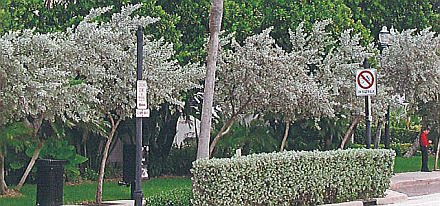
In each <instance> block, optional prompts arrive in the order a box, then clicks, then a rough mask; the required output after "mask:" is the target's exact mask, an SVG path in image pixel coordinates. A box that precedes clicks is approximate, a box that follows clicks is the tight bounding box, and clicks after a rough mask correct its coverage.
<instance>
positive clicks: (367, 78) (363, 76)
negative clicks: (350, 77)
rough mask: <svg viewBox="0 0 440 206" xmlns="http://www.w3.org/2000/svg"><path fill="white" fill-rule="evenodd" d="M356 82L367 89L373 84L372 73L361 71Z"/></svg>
mask: <svg viewBox="0 0 440 206" xmlns="http://www.w3.org/2000/svg"><path fill="white" fill-rule="evenodd" d="M357 83H358V85H359V87H361V88H362V89H369V88H371V86H373V84H374V75H373V73H371V72H370V71H362V72H361V73H360V74H359V76H358V78H357Z"/></svg>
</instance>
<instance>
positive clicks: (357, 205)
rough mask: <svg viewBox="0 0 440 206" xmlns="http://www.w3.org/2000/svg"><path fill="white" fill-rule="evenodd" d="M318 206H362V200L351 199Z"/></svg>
mask: <svg viewBox="0 0 440 206" xmlns="http://www.w3.org/2000/svg"><path fill="white" fill-rule="evenodd" d="M320 206H364V202H362V201H351V202H342V203H335V204H325V205H320Z"/></svg>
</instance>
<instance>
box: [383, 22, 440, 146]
mask: <svg viewBox="0 0 440 206" xmlns="http://www.w3.org/2000/svg"><path fill="white" fill-rule="evenodd" d="M439 51H440V37H439V36H438V35H437V34H436V33H435V32H432V31H431V30H430V29H429V28H428V29H424V30H422V31H420V32H417V33H416V30H415V29H409V30H404V31H402V32H396V34H395V35H393V44H392V45H391V46H389V47H387V48H385V49H384V50H383V51H382V53H381V55H380V56H379V58H378V63H379V66H380V67H381V71H382V73H383V74H384V78H385V79H387V84H388V85H387V86H388V87H390V88H392V93H393V94H394V95H399V96H403V97H404V101H405V102H407V103H409V105H408V109H413V110H415V111H418V110H420V109H421V108H419V107H418V106H419V104H420V103H428V102H436V104H438V103H439V102H438V101H437V100H438V97H439V92H438V91H439V89H440V88H439V85H440V79H439V78H440V74H439V72H440V70H439V69H438V68H439V67H440V52H439ZM425 105H429V104H425ZM434 108H436V107H431V109H434ZM425 110H429V107H428V108H425ZM425 113H426V111H425ZM430 113H431V114H437V112H436V111H431V112H430ZM439 117H440V116H438V117H437V118H439ZM428 119H429V118H428ZM437 122H439V121H437ZM425 124H429V123H428V122H425ZM439 128H440V126H437V129H439ZM415 143H416V144H414V145H413V147H412V150H411V151H414V150H415V147H417V143H418V141H417V140H415Z"/></svg>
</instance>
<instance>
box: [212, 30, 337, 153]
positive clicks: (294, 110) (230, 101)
mask: <svg viewBox="0 0 440 206" xmlns="http://www.w3.org/2000/svg"><path fill="white" fill-rule="evenodd" d="M324 24H325V22H317V23H316V24H315V27H314V32H315V33H319V32H322V30H320V29H319V28H320V27H322V25H324ZM270 31H271V29H270V28H269V29H266V30H264V31H263V32H262V33H260V34H257V35H254V36H251V37H249V38H247V39H246V40H245V41H244V43H243V46H242V45H240V44H239V43H238V42H236V41H235V40H234V39H231V40H230V41H229V43H230V47H231V48H230V49H228V50H222V51H221V52H220V54H221V59H220V60H219V71H218V83H217V91H216V92H217V94H219V95H217V98H216V103H217V105H220V107H221V110H222V112H223V115H224V118H223V119H224V122H223V127H222V129H221V130H220V132H219V134H217V136H216V138H215V139H214V141H213V144H212V145H211V152H212V150H213V148H214V146H215V143H216V142H217V141H218V139H219V138H221V137H222V136H224V135H226V134H227V132H228V131H229V130H230V128H231V126H232V124H233V122H234V120H235V119H236V118H237V117H238V116H239V115H242V114H248V113H255V112H261V111H263V110H270V111H274V112H279V113H283V114H284V115H285V119H286V125H289V124H290V122H291V121H294V120H295V119H297V118H304V117H308V118H320V117H322V116H329V117H333V116H334V112H333V104H334V103H333V102H332V99H331V97H330V96H329V91H328V90H329V87H327V86H326V85H325V84H323V83H322V82H320V80H319V79H317V78H316V76H315V74H313V72H311V71H310V66H311V65H312V64H316V63H317V62H318V61H319V60H320V59H319V58H320V57H319V55H322V53H321V51H322V49H325V47H326V46H327V45H326V44H325V43H324V42H319V41H320V39H319V38H312V37H318V36H312V37H311V38H308V37H306V35H305V34H303V33H302V32H303V31H302V26H300V27H298V30H297V33H296V35H297V36H296V37H295V36H294V35H293V33H292V38H293V39H294V41H292V43H293V44H294V48H293V50H292V51H291V52H286V51H284V50H283V49H282V48H281V47H279V46H277V45H276V43H275V40H274V39H273V38H272V37H270ZM297 38H298V39H297ZM300 38H302V39H300ZM223 44H225V43H224V42H223ZM287 134H288V127H286V132H285V136H284V139H283V142H282V149H281V150H283V148H284V145H285V141H286V138H287Z"/></svg>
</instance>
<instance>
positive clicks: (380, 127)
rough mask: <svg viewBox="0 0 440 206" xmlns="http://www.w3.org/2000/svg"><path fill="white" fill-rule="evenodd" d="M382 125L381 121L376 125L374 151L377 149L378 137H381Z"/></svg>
mask: <svg viewBox="0 0 440 206" xmlns="http://www.w3.org/2000/svg"><path fill="white" fill-rule="evenodd" d="M382 125H383V121H382V120H379V123H377V130H376V140H375V141H374V149H377V148H379V143H380V136H381V135H382Z"/></svg>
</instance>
